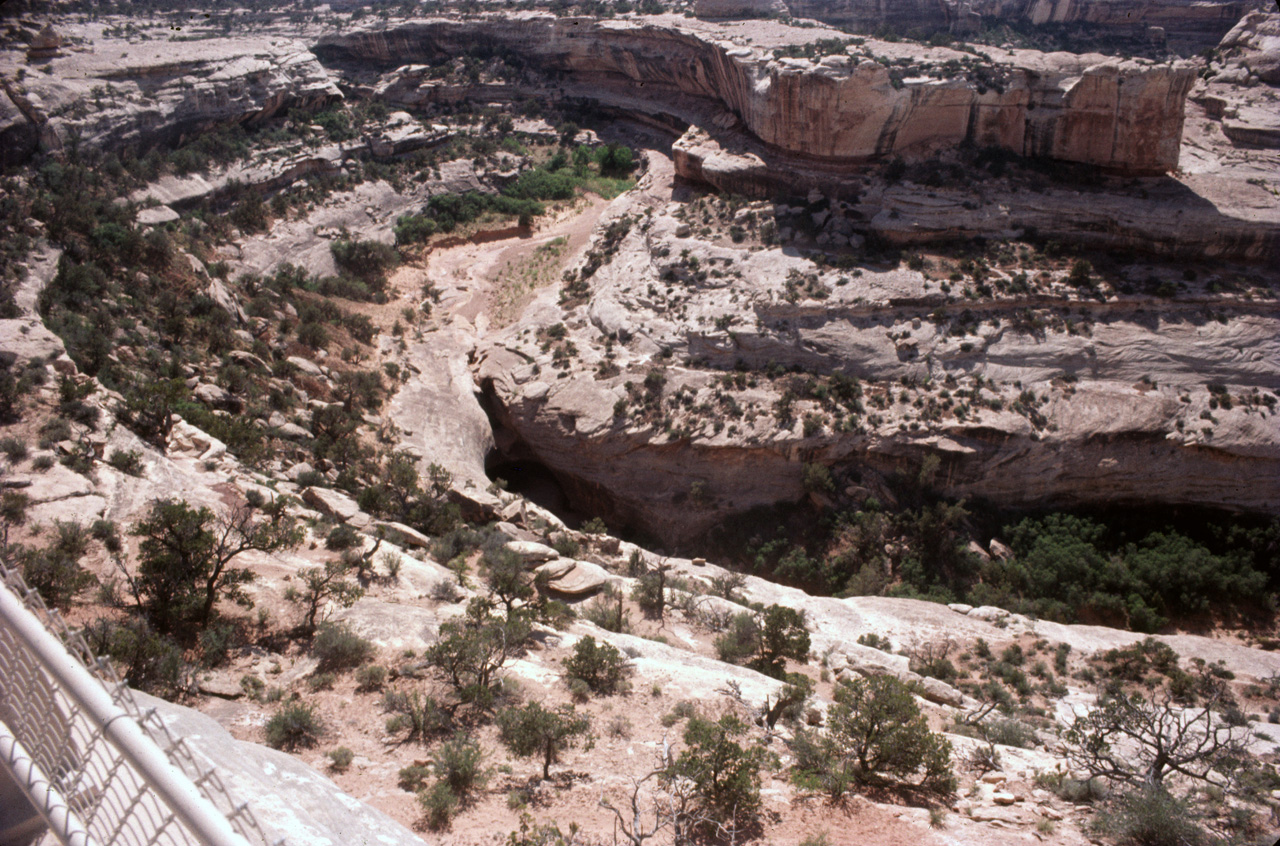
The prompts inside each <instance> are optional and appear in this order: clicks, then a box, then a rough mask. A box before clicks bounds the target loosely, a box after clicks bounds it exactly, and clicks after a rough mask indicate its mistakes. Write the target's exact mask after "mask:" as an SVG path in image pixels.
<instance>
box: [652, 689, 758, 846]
mask: <svg viewBox="0 0 1280 846" xmlns="http://www.w3.org/2000/svg"><path fill="white" fill-rule="evenodd" d="M746 733H747V727H746V725H744V724H743V723H742V721H741V720H739V719H738V718H737V717H736V716H734V715H732V714H726V715H724V716H723V717H721V718H720V719H719V720H718V721H715V722H712V721H711V720H706V719H703V718H701V717H693V718H691V719H690V720H689V723H688V725H686V726H685V730H684V738H683V739H684V743H685V748H684V750H683V751H681V753H680V755H679V756H678V757H677V758H676V759H675V761H673V762H672V763H671V765H670V766H669V767H667V769H666V771H665V773H664V775H663V778H664V779H665V780H666V781H667V782H668V783H678V782H683V783H685V784H687V785H688V787H689V792H690V794H691V796H692V803H691V807H687V808H686V809H685V820H684V821H683V822H682V825H683V827H685V828H687V829H688V830H687V831H685V832H678V833H677V842H680V841H681V836H682V835H684V836H687V835H689V834H699V835H701V836H714V835H715V834H717V833H719V832H720V831H723V830H724V828H732V829H734V830H742V829H749V828H750V827H751V826H752V824H753V823H754V821H755V820H756V818H757V815H758V814H759V810H760V769H761V768H762V767H763V766H764V763H765V761H766V759H767V755H766V753H765V751H764V749H763V748H762V747H759V746H751V747H749V748H745V749H744V748H743V747H742V745H741V744H739V743H738V741H737V739H736V738H739V737H742V736H743V735H745V734H746Z"/></svg>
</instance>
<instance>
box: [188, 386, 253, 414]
mask: <svg viewBox="0 0 1280 846" xmlns="http://www.w3.org/2000/svg"><path fill="white" fill-rule="evenodd" d="M191 394H192V396H194V397H195V398H196V399H198V400H199V401H200V402H202V403H204V404H205V405H207V406H209V407H210V408H217V409H221V410H222V411H229V412H231V413H232V414H239V413H240V411H241V409H243V408H244V404H243V403H242V402H240V400H239V398H238V397H235V396H232V395H231V394H230V393H229V392H227V391H226V390H225V389H223V388H220V387H218V386H217V385H210V384H209V383H207V382H202V383H200V384H199V385H196V387H195V390H193V391H192V392H191Z"/></svg>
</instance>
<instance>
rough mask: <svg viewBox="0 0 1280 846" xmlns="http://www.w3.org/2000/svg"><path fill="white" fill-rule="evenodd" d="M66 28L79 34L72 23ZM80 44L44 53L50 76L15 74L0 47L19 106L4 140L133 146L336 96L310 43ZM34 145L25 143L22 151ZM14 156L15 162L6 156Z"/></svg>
mask: <svg viewBox="0 0 1280 846" xmlns="http://www.w3.org/2000/svg"><path fill="white" fill-rule="evenodd" d="M67 31H68V34H72V35H81V36H82V37H85V35H82V34H81V33H80V31H79V29H78V28H77V26H76V25H70V24H68V25H67ZM87 33H88V31H86V34H87ZM86 40H89V41H90V43H92V45H93V46H92V47H88V48H77V49H75V50H64V51H62V52H61V53H59V54H58V55H56V56H51V57H49V58H46V59H45V60H44V61H43V62H42V67H43V68H45V69H47V70H48V71H49V72H48V73H47V74H46V73H24V74H23V75H22V77H21V79H20V80H19V79H18V74H17V70H18V69H19V68H20V67H21V66H22V64H23V63H24V62H25V57H24V56H22V55H21V54H18V53H16V52H12V51H10V52H0V76H3V77H5V78H6V84H5V88H6V94H7V97H6V99H7V100H9V101H10V102H11V103H12V104H14V106H15V110H14V112H9V113H6V112H7V110H5V111H0V138H10V137H12V138H15V139H19V140H22V139H26V138H28V137H29V136H30V135H31V133H32V132H36V133H37V134H39V133H42V132H43V133H44V135H45V142H46V143H47V144H50V145H55V146H56V145H57V144H58V143H60V140H61V139H62V138H64V137H66V136H67V135H68V134H69V133H71V132H73V131H74V132H75V133H77V134H78V135H79V137H80V138H81V139H82V142H83V143H87V144H91V145H94V146H102V147H109V148H112V149H118V148H120V147H134V148H139V147H146V146H151V145H154V144H158V143H170V144H171V143H177V142H179V141H181V140H183V139H184V138H190V137H192V136H193V135H194V134H196V133H199V132H204V131H207V130H209V129H212V128H216V127H218V126H226V125H230V124H234V123H253V122H257V121H262V120H265V119H267V118H270V117H272V116H273V115H276V114H280V113H282V112H283V111H285V110H287V109H288V108H290V107H293V106H316V105H320V104H323V103H325V102H328V101H332V100H338V99H341V97H342V93H341V91H339V90H338V87H337V85H336V84H335V83H334V81H333V80H332V79H331V78H330V76H329V74H328V73H327V72H326V71H325V69H324V68H323V67H321V66H320V64H319V63H318V62H317V61H316V59H315V57H314V56H313V55H312V54H311V53H310V52H309V51H308V50H307V47H306V45H305V44H303V43H301V42H299V41H295V40H292V39H287V38H270V37H253V36H239V37H231V38H217V39H207V40H200V41H171V42H162V41H149V42H146V43H145V44H130V43H129V42H128V41H126V40H123V39H109V38H92V37H90V38H86ZM10 89H11V90H10ZM19 103H25V104H27V105H28V106H29V108H27V109H24V108H22V107H21V106H20V105H19ZM33 149H34V145H32V144H29V143H25V142H24V144H23V146H22V151H23V155H29V154H30V152H32V151H33ZM10 158H14V159H15V160H19V161H20V160H21V159H20V158H19V157H17V156H16V155H14V154H8V153H7V154H6V159H10ZM10 163H12V162H10Z"/></svg>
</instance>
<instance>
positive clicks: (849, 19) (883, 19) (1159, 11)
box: [787, 0, 1252, 47]
mask: <svg viewBox="0 0 1280 846" xmlns="http://www.w3.org/2000/svg"><path fill="white" fill-rule="evenodd" d="M1251 6H1252V4H1250V3H1248V2H1245V0H1227V2H1223V1H1222V0H1216V2H1197V0H1161V2H1157V3H1142V2H1137V0H1106V2H1096V0H943V2H932V0H905V2H894V3H884V2H871V0H788V2H787V7H788V8H789V9H790V11H791V14H793V15H795V16H796V17H801V18H812V19H814V20H819V21H822V22H823V23H828V24H832V25H834V26H842V27H849V28H852V29H854V30H858V31H862V32H874V31H876V30H877V29H881V28H883V27H892V28H894V29H896V30H897V31H898V32H900V33H907V32H923V33H931V32H936V31H940V30H950V31H952V32H955V33H958V34H963V33H966V32H980V31H982V30H983V29H994V28H996V27H998V26H1000V25H1001V24H1007V25H1012V26H1014V27H1016V28H1025V27H1044V26H1046V25H1048V26H1055V25H1056V26H1058V27H1063V26H1067V27H1072V28H1075V29H1081V30H1085V31H1094V32H1097V33H1098V34H1100V35H1105V36H1107V37H1110V38H1123V39H1129V40H1134V41H1146V40H1148V39H1150V38H1151V37H1152V35H1153V33H1152V32H1151V30H1152V28H1159V29H1160V30H1163V34H1165V35H1167V36H1168V37H1169V38H1170V39H1171V40H1173V41H1176V42H1178V43H1180V44H1183V45H1187V46H1201V47H1203V46H1208V45H1210V44H1212V43H1214V42H1215V41H1217V40H1218V38H1220V37H1221V36H1222V34H1223V33H1224V32H1226V31H1227V30H1229V29H1231V27H1232V25H1233V24H1235V22H1236V21H1237V20H1239V19H1240V16H1241V15H1243V14H1244V13H1245V12H1246V11H1248V10H1249V9H1250V8H1251Z"/></svg>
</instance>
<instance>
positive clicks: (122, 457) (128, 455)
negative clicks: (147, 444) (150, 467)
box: [107, 449, 143, 476]
mask: <svg viewBox="0 0 1280 846" xmlns="http://www.w3.org/2000/svg"><path fill="white" fill-rule="evenodd" d="M107 463H108V464H110V465H111V466H112V467H114V468H115V469H117V470H119V471H120V472H121V473H126V474H128V475H130V476H141V475H142V469H143V468H142V453H141V452H139V451H138V450H136V449H128V450H121V449H117V450H112V451H111V456H110V457H109V458H108V459H107Z"/></svg>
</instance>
